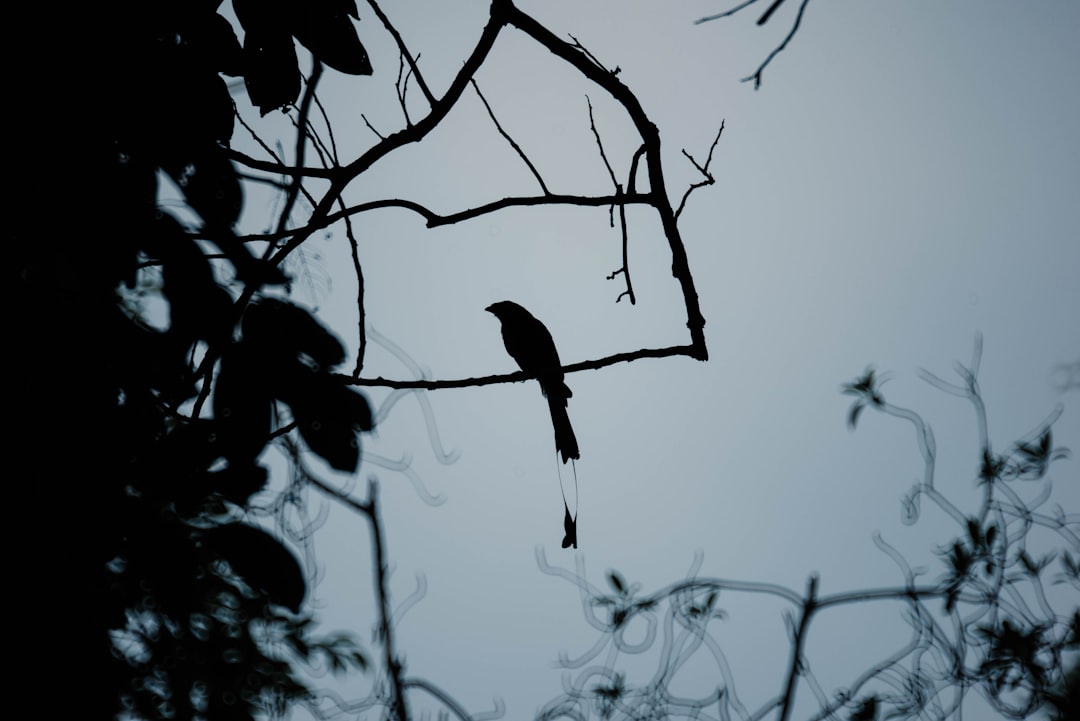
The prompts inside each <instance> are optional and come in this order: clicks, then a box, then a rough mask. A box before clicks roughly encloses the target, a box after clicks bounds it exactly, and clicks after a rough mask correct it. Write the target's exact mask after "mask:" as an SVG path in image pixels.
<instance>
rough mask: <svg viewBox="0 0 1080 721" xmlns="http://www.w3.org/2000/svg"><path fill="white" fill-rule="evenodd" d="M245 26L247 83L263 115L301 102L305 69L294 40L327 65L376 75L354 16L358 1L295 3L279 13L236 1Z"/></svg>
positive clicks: (244, 0)
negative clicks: (301, 75) (301, 65)
mask: <svg viewBox="0 0 1080 721" xmlns="http://www.w3.org/2000/svg"><path fill="white" fill-rule="evenodd" d="M233 7H234V9H235V10H236V16H237V19H239V21H240V24H241V25H242V26H243V27H244V31H245V36H244V50H243V53H244V81H245V83H246V85H247V90H248V96H249V97H250V98H251V102H252V104H253V105H255V107H257V108H259V110H260V112H261V113H262V114H263V115H266V114H267V113H269V112H270V111H272V110H276V109H278V108H282V107H285V106H287V105H290V104H292V103H294V102H296V99H297V97H298V96H299V94H300V69H299V63H298V60H297V56H296V45H295V44H294V43H293V37H295V38H296V39H297V40H299V41H300V43H301V44H302V45H303V46H304V47H306V48H307V49H308V50H310V51H311V52H312V54H313V55H314V56H315V57H316V58H317V59H319V60H321V61H322V62H324V63H326V64H327V65H329V66H330V67H332V68H334V69H335V70H339V71H341V72H343V73H349V74H351V75H370V74H371V72H372V69H371V62H370V60H369V59H368V55H367V51H366V50H365V49H364V46H363V45H362V44H361V42H360V38H359V37H358V36H357V34H356V28H355V27H354V26H353V23H352V20H350V18H359V15H358V13H357V11H356V3H355V2H354V0H292V2H286V3H283V4H281V5H278V6H275V8H274V11H273V12H266V9H265V8H264V7H263V6H262V4H261V3H259V2H257V0H236V1H235V2H234V3H233Z"/></svg>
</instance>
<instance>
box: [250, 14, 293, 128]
mask: <svg viewBox="0 0 1080 721" xmlns="http://www.w3.org/2000/svg"><path fill="white" fill-rule="evenodd" d="M244 84H245V85H246V86H247V91H248V97H250V98H251V104H252V105H254V106H255V107H257V108H258V109H259V112H261V113H262V114H263V115H266V114H267V113H269V112H270V111H272V110H278V109H280V108H284V107H285V106H287V105H289V104H291V103H294V102H296V98H297V96H298V95H299V94H300V66H299V64H298V62H297V58H296V46H295V45H294V44H293V39H292V37H291V36H290V35H288V34H286V33H283V32H272V31H264V30H260V29H253V30H248V31H247V34H246V35H245V36H244Z"/></svg>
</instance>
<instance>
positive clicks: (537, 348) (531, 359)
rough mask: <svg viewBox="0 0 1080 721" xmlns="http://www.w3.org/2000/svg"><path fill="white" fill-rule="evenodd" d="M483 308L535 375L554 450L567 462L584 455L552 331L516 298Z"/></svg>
mask: <svg viewBox="0 0 1080 721" xmlns="http://www.w3.org/2000/svg"><path fill="white" fill-rule="evenodd" d="M484 310H486V311H488V312H489V313H491V314H493V315H494V316H495V317H496V318H498V319H499V321H500V323H502V337H503V344H504V345H505V346H506V352H507V353H509V354H510V356H511V357H512V358H513V359H514V360H515V361H516V362H517V364H518V367H520V368H521V370H523V371H525V372H526V373H529V374H531V375H535V376H536V380H537V382H538V383H539V384H540V390H541V391H542V392H543V394H544V397H545V398H547V402H548V409H549V410H550V411H551V425H552V428H553V429H554V431H555V450H556V451H558V453H559V455H560V456H562V462H563V463H564V464H565V463H566V462H567V461H569V460H570V459H574V460H577V459H578V458H581V452H580V451H579V449H578V442H577V437H576V436H575V435H574V428H573V426H571V425H570V416H569V415H567V412H566V406H567V401H568V399H569V398H570V397H571V396H573V395H574V394H573V393H572V392H571V391H570V388H569V387H567V385H566V383H565V382H564V380H563V377H564V376H563V370H562V363H560V362H559V352H558V351H557V350H556V349H555V341H553V340H552V339H551V333H550V332H548V329H547V328H546V327H544V324H543V323H541V322H540V321H539V320H537V319H536V318H535V317H534V316H533V314H532V313H530V312H529V311H527V310H525V309H524V308H522V307H521V306H520V305H518V304H517V303H514V302H513V301H509V300H502V301H499V302H498V303H492V304H491V305H489V306H488V307H487V308H485V309H484Z"/></svg>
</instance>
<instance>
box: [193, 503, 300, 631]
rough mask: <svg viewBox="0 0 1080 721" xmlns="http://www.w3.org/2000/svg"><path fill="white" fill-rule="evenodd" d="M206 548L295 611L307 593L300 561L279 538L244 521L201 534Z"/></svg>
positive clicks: (244, 579) (237, 572) (239, 573)
mask: <svg viewBox="0 0 1080 721" xmlns="http://www.w3.org/2000/svg"><path fill="white" fill-rule="evenodd" d="M203 542H204V544H205V547H206V548H207V550H209V551H210V552H211V553H213V554H214V555H217V556H218V557H220V558H222V559H223V560H225V561H226V562H227V563H228V564H229V568H231V569H232V571H233V572H234V573H236V575H237V576H239V577H240V578H241V579H242V580H243V581H244V582H245V583H246V584H247V585H249V586H251V587H252V588H254V589H257V590H260V591H262V592H263V593H265V594H266V596H267V598H269V600H270V601H271V602H273V603H277V604H279V605H281V606H285V607H286V608H288V609H289V610H291V611H293V612H294V613H299V612H300V605H301V604H302V603H303V601H304V595H305V594H306V593H307V581H306V579H305V578H304V573H303V570H302V569H301V567H300V562H299V561H297V560H296V556H294V555H293V554H292V552H291V551H289V549H287V548H285V546H284V545H282V543H281V541H279V540H278V539H276V538H274V537H273V536H271V535H270V534H269V533H267V532H265V531H263V530H261V529H259V528H255V527H254V526H249V525H247V524H246V523H230V524H227V525H224V526H216V527H214V528H211V529H208V530H207V531H206V532H204V534H203Z"/></svg>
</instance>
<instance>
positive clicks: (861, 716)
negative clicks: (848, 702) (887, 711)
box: [848, 696, 878, 721]
mask: <svg viewBox="0 0 1080 721" xmlns="http://www.w3.org/2000/svg"><path fill="white" fill-rule="evenodd" d="M877 715H878V699H877V696H867V697H866V698H864V699H863V700H862V701H861V702H860V703H859V706H858V707H857V708H856V709H855V710H854V711H852V712H851V716H849V717H848V721H875V720H876V719H877Z"/></svg>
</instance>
